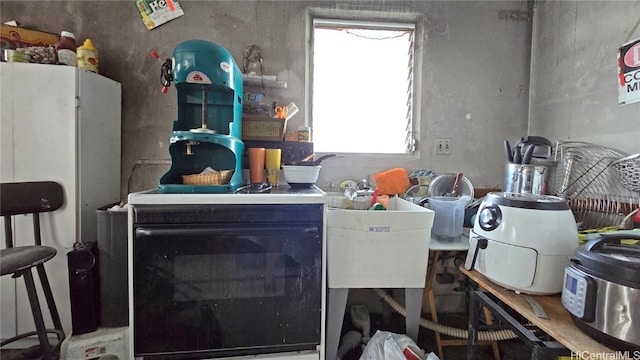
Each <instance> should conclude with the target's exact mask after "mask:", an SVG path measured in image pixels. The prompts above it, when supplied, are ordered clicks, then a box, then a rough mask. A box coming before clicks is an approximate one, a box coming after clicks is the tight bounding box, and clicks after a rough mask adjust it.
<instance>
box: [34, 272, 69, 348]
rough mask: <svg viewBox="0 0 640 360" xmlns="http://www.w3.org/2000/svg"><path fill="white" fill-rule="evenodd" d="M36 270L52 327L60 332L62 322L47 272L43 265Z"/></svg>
mask: <svg viewBox="0 0 640 360" xmlns="http://www.w3.org/2000/svg"><path fill="white" fill-rule="evenodd" d="M36 268H37V269H38V275H39V276H40V283H41V284H42V290H44V297H45V298H46V299H47V305H48V306H49V312H50V313H51V320H53V327H54V328H55V329H56V330H59V331H60V332H62V322H61V321H60V315H59V314H58V308H57V307H56V302H55V300H54V299H53V292H52V291H51V285H49V278H48V277H47V272H46V271H45V270H44V264H39V265H37V266H36ZM62 337H63V338H64V332H62ZM59 340H62V339H59Z"/></svg>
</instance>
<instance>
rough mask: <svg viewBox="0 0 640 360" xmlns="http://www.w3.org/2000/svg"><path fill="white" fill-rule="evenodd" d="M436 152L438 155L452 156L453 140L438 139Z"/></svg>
mask: <svg viewBox="0 0 640 360" xmlns="http://www.w3.org/2000/svg"><path fill="white" fill-rule="evenodd" d="M434 152H435V154H436V155H451V139H443V138H439V139H436V141H435V151H434Z"/></svg>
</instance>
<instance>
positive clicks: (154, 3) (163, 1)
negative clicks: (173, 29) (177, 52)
mask: <svg viewBox="0 0 640 360" xmlns="http://www.w3.org/2000/svg"><path fill="white" fill-rule="evenodd" d="M136 6H137V7H138V10H139V11H140V15H142V21H143V22H144V25H145V26H146V27H147V29H148V30H151V29H154V28H157V27H158V26H160V25H162V24H164V23H167V22H169V21H171V20H173V19H175V18H178V17H180V16H182V15H184V12H183V11H182V8H181V7H180V4H179V3H178V1H177V0H136Z"/></svg>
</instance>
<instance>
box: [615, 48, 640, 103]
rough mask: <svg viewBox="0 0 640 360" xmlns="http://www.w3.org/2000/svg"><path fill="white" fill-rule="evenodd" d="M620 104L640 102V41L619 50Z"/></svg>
mask: <svg viewBox="0 0 640 360" xmlns="http://www.w3.org/2000/svg"><path fill="white" fill-rule="evenodd" d="M618 81H619V84H618V103H619V104H620V105H626V104H631V103H635V102H638V101H640V39H637V40H633V41H631V42H628V43H626V44H624V45H622V46H621V47H620V48H618Z"/></svg>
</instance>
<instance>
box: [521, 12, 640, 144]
mask: <svg viewBox="0 0 640 360" xmlns="http://www.w3.org/2000/svg"><path fill="white" fill-rule="evenodd" d="M535 13H536V16H535V20H534V30H533V31H534V40H533V53H534V56H533V60H532V72H531V79H532V80H531V84H532V86H531V108H530V132H531V134H537V135H542V136H546V137H548V138H549V139H560V140H577V141H588V142H592V143H597V144H600V145H604V146H608V147H611V148H614V149H618V150H620V151H623V152H627V153H630V154H633V153H637V152H640V103H635V104H629V105H624V106H619V105H618V92H617V91H618V90H617V82H618V77H617V71H618V69H617V62H616V54H617V48H618V47H619V46H620V45H622V44H623V43H624V42H625V40H626V39H627V38H628V37H629V33H630V32H631V31H632V29H633V26H634V24H635V23H636V21H638V17H639V16H640V1H580V0H577V1H542V2H536V10H535ZM638 38H640V28H638V29H637V30H636V32H635V34H632V36H631V40H634V39H638Z"/></svg>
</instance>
